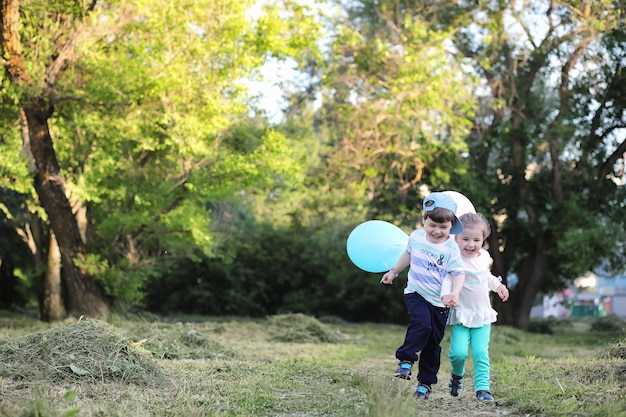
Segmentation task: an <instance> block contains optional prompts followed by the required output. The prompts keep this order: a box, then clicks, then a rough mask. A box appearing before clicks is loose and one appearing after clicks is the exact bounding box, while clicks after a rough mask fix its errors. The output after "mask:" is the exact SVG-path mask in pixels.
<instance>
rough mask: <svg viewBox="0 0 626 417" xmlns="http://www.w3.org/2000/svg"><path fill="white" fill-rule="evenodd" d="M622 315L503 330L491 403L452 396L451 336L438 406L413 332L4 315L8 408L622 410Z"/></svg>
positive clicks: (213, 320)
mask: <svg viewBox="0 0 626 417" xmlns="http://www.w3.org/2000/svg"><path fill="white" fill-rule="evenodd" d="M624 327H625V324H624V322H623V321H622V320H620V319H618V318H616V317H612V318H604V319H595V320H594V319H589V320H578V321H570V320H550V321H543V322H542V323H541V326H539V327H538V328H540V329H541V330H542V331H544V332H546V333H550V334H539V333H529V332H523V331H520V330H517V329H513V328H509V327H504V326H494V328H493V330H492V343H491V357H492V380H493V382H492V391H493V392H494V395H495V396H496V398H497V401H496V402H495V403H494V404H487V405H483V404H479V403H478V402H477V401H476V400H475V399H474V396H473V393H472V389H471V384H472V381H471V377H472V374H471V372H472V369H473V367H472V364H471V360H470V361H469V363H468V367H467V369H468V374H467V375H466V379H465V380H466V389H465V391H464V392H463V394H462V395H461V397H459V398H452V397H450V396H449V395H448V394H447V389H446V385H447V375H449V372H450V366H449V363H448V361H447V358H446V353H447V351H448V347H449V341H448V337H447V336H446V338H445V339H444V342H443V344H442V348H443V350H442V352H443V353H442V365H441V370H440V374H439V376H440V382H439V384H437V385H436V386H435V387H434V391H433V394H432V396H431V399H430V400H429V401H428V402H424V401H421V402H417V401H416V400H415V399H414V398H413V397H412V394H413V391H414V389H415V386H414V381H404V380H398V379H396V378H393V376H391V375H392V373H393V371H394V370H395V359H394V356H393V354H394V351H395V349H396V348H397V346H398V345H399V343H401V341H402V339H403V337H404V331H405V327H404V326H398V325H383V324H354V323H346V322H343V321H341V320H338V319H335V318H320V319H315V318H312V317H307V316H303V315H300V314H290V315H281V316H274V317H268V318H267V319H264V320H252V319H242V318H234V317H190V316H178V317H174V318H164V317H156V316H152V315H137V316H112V317H110V318H108V319H107V321H106V323H105V322H104V321H100V320H94V319H82V320H80V321H77V320H66V321H64V322H61V323H56V324H52V325H48V324H45V323H40V322H38V321H37V320H35V319H33V318H31V317H28V316H24V315H21V316H20V315H15V314H9V313H2V314H0V416H40V417H57V416H73V415H76V416H85V417H104V416H107V417H108V416H130V415H132V416H138V417H139V416H162V415H168V416H185V417H191V416H279V417H286V416H373V417H383V416H384V417H395V416H407V415H417V416H425V417H428V416H441V415H446V416H453V417H454V416H459V417H460V416H502V415H507V416H528V415H532V416H597V417H599V416H611V417H615V416H618V417H619V416H626V394H625V392H626V390H625V389H624V387H625V385H626V354H625V353H624V345H625V342H624V336H625V333H624Z"/></svg>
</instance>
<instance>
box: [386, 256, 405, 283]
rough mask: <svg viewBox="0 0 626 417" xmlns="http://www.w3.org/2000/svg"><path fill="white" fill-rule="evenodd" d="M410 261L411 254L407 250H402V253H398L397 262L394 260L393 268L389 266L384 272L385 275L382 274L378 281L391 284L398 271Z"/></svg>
mask: <svg viewBox="0 0 626 417" xmlns="http://www.w3.org/2000/svg"><path fill="white" fill-rule="evenodd" d="M410 263H411V255H410V254H409V253H408V252H403V253H402V255H400V259H398V262H396V264H395V265H394V266H393V268H391V269H390V270H389V271H387V272H386V273H385V275H383V277H382V279H381V280H380V283H381V284H387V285H391V284H393V280H394V279H395V278H396V277H397V276H398V274H399V273H400V272H402V270H403V269H404V268H406V267H407V266H409V264H410Z"/></svg>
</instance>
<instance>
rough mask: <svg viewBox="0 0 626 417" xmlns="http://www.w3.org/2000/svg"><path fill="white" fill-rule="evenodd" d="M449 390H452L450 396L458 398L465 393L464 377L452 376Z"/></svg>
mask: <svg viewBox="0 0 626 417" xmlns="http://www.w3.org/2000/svg"><path fill="white" fill-rule="evenodd" d="M448 388H449V389H450V395H452V396H453V397H458V396H459V395H460V394H461V391H463V377H462V376H456V375H454V374H452V376H451V377H450V382H448Z"/></svg>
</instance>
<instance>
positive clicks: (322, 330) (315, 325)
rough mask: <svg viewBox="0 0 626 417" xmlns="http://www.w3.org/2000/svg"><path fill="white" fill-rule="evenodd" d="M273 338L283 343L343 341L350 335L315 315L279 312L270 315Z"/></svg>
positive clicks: (270, 329) (270, 328) (269, 321)
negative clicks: (328, 324)
mask: <svg viewBox="0 0 626 417" xmlns="http://www.w3.org/2000/svg"><path fill="white" fill-rule="evenodd" d="M267 321H268V323H269V331H270V334H271V340H272V341H274V342H283V343H341V342H346V341H347V340H348V339H349V337H348V336H347V335H345V334H343V333H341V332H340V331H338V330H335V329H332V328H331V327H329V326H327V325H325V324H324V323H322V322H320V321H319V320H317V319H316V318H314V317H309V316H306V315H304V314H300V313H297V314H279V315H276V316H272V317H269V318H268V319H267Z"/></svg>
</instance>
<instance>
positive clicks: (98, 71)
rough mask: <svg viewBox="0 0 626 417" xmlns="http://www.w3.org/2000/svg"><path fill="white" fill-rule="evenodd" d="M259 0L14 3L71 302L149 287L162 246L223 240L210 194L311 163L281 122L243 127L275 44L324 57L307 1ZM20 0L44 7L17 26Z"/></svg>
mask: <svg viewBox="0 0 626 417" xmlns="http://www.w3.org/2000/svg"><path fill="white" fill-rule="evenodd" d="M20 7H22V9H20ZM250 7H251V4H250V3H248V2H246V1H239V0H233V1H231V0H224V1H204V2H195V1H189V2H186V3H185V4H181V3H180V2H177V3H171V2H157V1H155V2H148V3H145V2H136V3H135V2H126V3H123V4H122V3H118V2H109V3H96V2H93V3H91V4H89V5H87V6H86V7H85V8H83V9H80V8H76V7H75V6H72V5H70V4H66V3H65V2H58V3H47V4H46V5H45V6H44V5H43V4H37V3H29V2H27V3H23V4H22V5H21V6H20V4H19V3H18V2H17V1H11V2H4V3H3V9H2V17H3V18H2V23H3V28H4V31H3V37H2V48H3V56H4V57H5V60H4V61H3V62H4V63H5V70H6V74H7V78H6V79H3V83H4V85H5V86H6V88H7V89H8V90H9V91H10V92H11V96H12V97H13V98H14V101H15V103H16V108H17V109H19V114H21V115H22V116H23V117H22V119H21V121H22V132H24V133H25V134H24V143H25V144H26V145H28V146H27V148H28V149H30V150H31V152H32V156H33V160H34V161H35V164H34V168H35V170H34V174H33V175H34V177H35V190H36V193H37V196H38V197H39V201H40V203H41V205H42V206H43V207H44V209H45V212H46V214H47V217H48V219H49V221H50V225H51V227H52V229H53V231H54V236H55V237H56V239H57V240H58V242H59V248H60V250H61V256H62V260H63V272H64V280H65V281H66V285H67V287H68V300H67V304H68V305H67V306H66V307H67V310H68V312H69V313H70V314H73V315H79V314H106V313H107V311H108V308H109V301H110V300H111V299H120V300H136V299H139V298H140V297H141V287H142V285H143V282H145V280H146V279H147V278H148V277H149V276H150V274H152V273H155V269H154V268H151V265H154V264H155V263H156V262H155V261H156V260H157V259H158V258H160V257H163V256H164V255H167V257H170V259H171V257H193V255H194V252H196V251H198V252H200V253H204V254H208V255H210V254H213V249H214V241H215V239H214V234H215V232H214V230H212V229H211V228H210V221H211V213H210V210H209V208H210V204H211V202H212V201H216V200H219V199H222V198H226V197H228V196H230V195H231V194H232V193H233V192H238V191H240V190H242V189H243V190H245V189H252V188H254V187H256V186H257V185H258V184H264V185H265V184H267V183H269V182H271V181H274V180H275V178H276V177H277V176H280V175H283V176H289V175H292V174H295V173H297V171H298V170H299V168H298V166H297V164H294V163H293V162H292V160H291V159H290V158H288V157H287V156H288V148H287V146H286V143H285V138H284V137H283V136H282V135H280V134H278V133H277V132H274V131H272V130H271V129H268V128H265V129H262V130H259V129H255V130H250V131H249V132H246V131H245V128H244V127H245V126H246V123H249V122H248V119H249V117H248V113H250V112H251V110H254V109H253V108H251V106H250V105H249V104H248V102H247V100H248V96H247V94H246V89H245V85H244V81H245V80H246V79H250V78H254V77H255V71H256V70H257V69H258V68H259V67H261V65H262V63H263V62H264V61H265V60H266V59H268V57H274V58H276V59H284V58H285V57H287V56H294V57H297V58H298V59H304V60H307V59H313V58H314V55H315V53H316V52H315V51H316V45H315V40H316V39H317V31H318V30H319V25H317V24H316V23H315V16H314V14H311V13H309V10H308V8H307V7H305V6H301V5H299V4H298V3H295V2H289V1H286V2H279V3H273V4H271V5H267V7H265V8H263V9H262V11H261V12H259V13H257V14H256V16H255V17H254V19H250V18H249V16H248V11H249V9H250ZM20 11H21V12H22V13H21V16H25V17H29V18H32V19H26V20H23V21H22V22H21V26H20V30H19V31H18V26H17V21H18V16H20V14H19V13H20ZM285 22H287V23H285ZM32 33H36V34H37V36H36V37H34V36H30V35H31V34H32ZM29 39H36V41H33V42H31V43H28V40H29ZM20 42H26V44H25V45H22V44H21V43H20ZM238 125H239V126H241V128H240V127H238ZM53 138H54V139H55V141H54V145H55V146H54V147H53ZM15 151H16V150H15ZM78 211H80V212H81V213H87V217H86V218H87V220H88V224H86V225H84V227H82V226H81V224H79V223H78V221H77V216H76V215H75V213H74V212H78ZM90 226H92V227H90ZM81 232H89V233H81Z"/></svg>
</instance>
